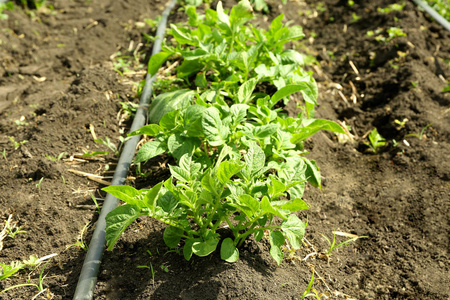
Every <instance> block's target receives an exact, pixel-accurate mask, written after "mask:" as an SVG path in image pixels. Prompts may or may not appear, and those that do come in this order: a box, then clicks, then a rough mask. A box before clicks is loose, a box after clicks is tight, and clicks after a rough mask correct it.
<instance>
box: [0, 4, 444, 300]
mask: <svg viewBox="0 0 450 300" xmlns="http://www.w3.org/2000/svg"><path fill="white" fill-rule="evenodd" d="M225 2H226V3H225V5H224V6H225V7H230V6H231V5H232V4H233V3H234V2H232V1H225ZM52 4H53V6H54V9H53V10H52V9H49V8H47V9H42V8H41V9H40V11H37V12H36V11H30V12H31V13H28V14H26V13H25V12H24V11H23V10H21V9H18V8H16V10H14V11H12V12H7V14H8V15H9V19H8V20H7V21H0V22H1V24H2V28H3V29H2V31H1V32H0V40H1V44H0V57H1V58H0V59H1V61H0V62H1V64H0V76H1V77H0V114H1V118H0V124H1V127H0V133H1V135H0V151H2V150H3V149H5V152H4V156H3V157H0V161H1V164H0V168H1V169H0V170H1V172H0V174H1V175H0V186H1V189H2V194H1V196H0V207H1V208H0V218H1V220H6V219H7V218H8V216H9V215H10V214H12V215H13V217H12V220H13V222H15V221H16V222H18V223H17V225H18V226H20V228H21V230H24V231H26V232H25V233H20V234H17V235H16V237H15V238H14V239H12V238H9V237H7V238H5V239H4V241H3V249H2V250H1V251H0V262H1V263H9V262H11V261H23V260H25V259H28V258H29V256H30V255H34V254H35V255H37V256H38V257H43V256H45V255H49V254H52V253H57V254H58V255H57V256H55V257H54V258H52V259H51V260H50V263H49V264H48V265H47V266H46V268H45V274H47V277H46V278H45V280H44V288H47V290H46V292H45V293H44V294H42V295H41V296H42V297H41V298H47V297H50V298H51V297H53V299H70V298H71V297H72V296H73V294H74V291H75V288H76V284H77V280H78V276H79V273H80V270H81V265H82V263H83V260H84V257H85V251H83V250H82V249H79V248H77V247H70V248H68V249H67V246H69V245H73V244H75V243H76V242H77V237H78V235H79V234H80V232H81V230H82V229H83V227H84V226H85V225H86V224H88V223H89V224H91V225H90V227H89V228H88V229H87V233H86V235H85V236H84V239H85V240H87V241H88V240H89V238H90V235H91V234H92V230H93V227H94V226H93V225H94V224H95V221H96V219H97V217H98V214H97V208H96V206H95V204H94V202H93V201H92V198H91V194H93V195H95V196H96V197H97V198H103V197H104V193H103V192H100V189H101V188H102V187H103V186H104V185H102V184H99V183H98V182H97V181H93V180H91V179H88V178H86V177H83V176H80V175H79V173H78V174H75V173H73V171H69V170H76V171H79V172H85V173H89V174H94V175H97V176H105V177H106V178H101V179H102V180H105V181H108V180H110V179H109V178H108V176H112V175H111V173H110V172H109V171H110V170H113V169H114V163H116V162H117V157H116V156H115V155H114V154H113V153H112V152H113V151H112V150H111V149H110V148H108V147H107V146H105V145H103V144H100V143H95V142H94V137H93V132H95V134H96V136H97V138H98V139H103V140H105V141H106V137H109V138H110V139H111V141H112V143H114V144H115V145H118V144H119V139H118V138H119V136H123V134H122V132H127V128H128V127H127V126H129V121H130V119H126V115H125V112H126V110H124V109H123V107H122V105H121V104H120V102H125V103H127V102H134V103H137V99H136V98H135V92H134V90H133V84H132V82H133V81H139V80H141V79H142V78H143V74H140V73H136V72H135V71H136V70H139V67H138V66H137V64H138V63H137V62H135V61H134V59H131V60H127V61H131V63H130V65H128V66H127V68H128V73H127V74H124V76H121V75H119V74H118V72H115V71H114V70H113V69H114V68H116V69H119V70H120V71H121V72H122V73H123V71H124V65H123V64H122V65H120V64H119V63H120V61H119V60H118V59H117V57H119V56H121V55H126V56H131V57H133V54H134V53H138V52H139V50H140V51H142V50H145V49H147V50H148V48H149V47H150V45H148V44H147V43H146V41H145V40H144V39H143V38H142V35H141V34H142V33H143V32H145V33H147V34H150V35H152V34H154V27H151V26H150V25H148V24H146V23H145V22H144V19H145V18H155V17H156V16H157V15H158V14H160V13H161V11H162V9H163V8H164V4H165V3H164V2H163V1H156V0H155V1H135V3H133V5H131V4H129V3H128V2H126V1H112V2H109V1H95V2H93V3H89V2H85V3H81V2H80V3H78V2H76V3H72V2H70V3H66V2H56V3H53V2H52ZM269 4H270V9H271V10H270V12H269V14H266V15H258V17H257V22H258V23H260V24H261V26H265V25H264V24H268V22H270V21H271V20H272V19H273V18H274V17H276V16H277V15H279V14H280V13H285V15H286V19H287V20H292V21H294V23H295V24H298V25H301V26H303V28H304V31H305V33H306V39H305V40H304V41H303V42H302V43H300V44H294V46H295V47H297V49H301V50H300V51H303V52H305V53H308V54H310V55H313V56H315V57H316V59H317V63H316V64H315V66H314V67H310V68H311V70H312V71H313V72H314V76H315V78H316V80H317V82H318V84H319V107H318V109H317V116H318V117H321V118H326V119H330V120H335V121H340V122H344V121H345V124H347V125H349V126H350V127H351V131H350V133H351V134H352V135H353V141H352V140H349V139H348V138H346V140H347V141H346V142H345V143H343V141H342V139H341V141H339V140H338V138H337V137H336V136H335V135H334V134H331V133H325V132H324V133H319V134H317V135H316V136H314V137H313V138H312V139H310V140H309V141H308V142H307V143H306V147H307V149H308V150H309V151H310V154H308V155H307V157H308V158H310V159H315V160H317V163H318V165H319V167H320V168H321V173H322V176H323V188H322V189H321V190H319V189H315V188H312V187H309V188H307V191H306V193H305V196H304V199H305V201H307V202H308V203H309V204H310V206H311V208H310V209H309V210H307V211H305V212H303V213H302V218H303V219H306V216H308V227H307V229H306V235H305V237H306V240H307V242H306V241H305V245H304V247H303V248H302V249H301V250H299V251H297V252H296V253H295V255H294V256H293V257H291V259H289V260H285V261H284V262H283V264H282V265H281V266H279V267H277V266H276V264H275V262H274V261H273V259H272V258H271V257H270V255H269V243H268V242H265V243H264V242H262V243H256V242H255V241H254V240H252V239H250V240H248V241H247V242H246V243H245V245H244V247H243V251H241V258H240V260H239V261H237V262H236V263H233V264H230V263H227V262H224V261H222V260H221V259H220V255H219V253H215V254H213V255H211V256H208V257H204V258H200V257H193V258H192V259H191V261H189V262H188V261H185V260H184V258H183V257H182V256H180V255H178V254H177V253H175V252H168V250H169V249H168V248H167V247H166V246H165V244H164V242H163V229H164V227H165V225H164V224H162V223H159V222H157V221H153V220H152V219H150V218H140V219H138V221H137V222H135V223H133V224H132V225H131V226H130V228H128V229H127V231H126V234H124V235H123V237H122V238H121V239H120V240H119V241H118V244H117V245H116V247H115V248H114V250H113V251H112V252H106V253H105V255H104V258H103V262H102V266H101V270H100V273H99V278H98V284H97V288H96V291H95V296H94V298H95V299H148V298H150V297H151V298H152V299H199V298H203V299H247V298H254V299H269V298H276V299H300V298H301V295H302V294H303V292H304V291H305V290H306V288H307V286H308V283H309V281H310V279H311V276H312V272H313V269H314V270H315V272H316V273H315V274H316V275H315V280H314V288H315V289H316V290H317V291H318V292H321V293H330V294H331V298H341V299H345V297H347V298H354V299H419V298H420V299H446V298H448V297H449V294H450V289H449V287H448V281H449V279H450V278H449V264H448V244H449V237H448V231H449V223H448V200H449V198H450V192H449V190H450V184H449V178H450V175H449V170H450V165H449V162H448V160H449V159H448V158H449V154H450V147H449V142H448V141H449V138H450V134H449V133H450V122H449V120H450V110H449V107H450V95H449V94H448V93H447V94H444V93H441V91H442V89H443V88H444V87H445V86H446V83H445V82H444V81H443V79H446V78H447V76H450V66H449V62H450V33H449V32H446V31H444V30H443V29H442V28H440V27H439V26H438V25H436V24H435V23H433V22H432V21H431V20H429V19H427V17H426V16H424V15H423V13H422V12H420V11H419V10H418V9H417V8H416V7H415V6H414V5H413V4H412V3H410V2H406V5H405V6H404V7H403V8H402V9H401V10H399V11H391V12H384V11H381V10H379V9H378V8H386V7H388V5H389V4H391V1H381V0H380V1H370V2H368V3H361V4H358V3H356V4H354V5H352V6H349V5H348V2H347V1H323V2H320V3H317V2H315V1H309V3H304V2H301V1H295V2H294V1H289V2H288V3H287V4H286V5H281V4H280V5H279V4H275V2H274V1H272V2H269ZM215 5H216V3H213V4H212V7H215ZM183 19H184V17H183V13H182V12H180V11H177V12H175V14H174V15H172V16H171V17H170V19H169V22H179V21H180V20H183ZM136 22H137V23H136ZM392 27H395V28H401V29H402V32H404V33H405V34H406V36H400V34H399V36H394V37H393V38H392V39H391V40H389V34H388V32H387V30H388V29H390V28H392ZM377 30H378V31H377ZM370 31H372V32H373V34H370V33H369V34H367V33H368V32H370ZM379 36H380V37H379ZM378 37H379V38H378ZM381 37H384V40H383V39H382V38H381ZM139 43H142V46H139V47H140V49H138V50H137V51H136V52H135V50H136V47H137V45H139ZM118 51H120V52H121V53H120V54H118ZM137 56H138V57H137V58H140V57H139V55H137ZM133 64H136V65H133ZM140 70H145V67H141V68H140ZM133 72H135V73H133ZM288 110H289V108H288ZM406 119H407V120H406ZM429 124H432V125H430V126H428V125H429ZM427 126H428V127H427ZM92 128H94V130H92ZM373 128H377V129H378V132H379V133H380V134H381V135H382V136H383V137H384V138H386V140H387V145H386V146H385V147H383V148H381V149H379V150H378V152H377V153H376V154H374V153H372V152H371V151H369V147H367V146H366V145H365V144H364V142H368V139H367V135H368V133H369V132H370V131H371V130H372V129H373ZM9 137H12V138H13V139H14V141H15V142H16V143H18V144H15V143H14V142H13V141H12V140H11V139H10V138H9ZM25 141H26V142H25ZM21 142H22V144H21V145H20V143H21ZM15 148H17V149H15ZM94 151H108V152H111V153H110V154H109V155H106V156H99V155H96V156H92V157H87V158H86V157H85V158H83V159H80V158H79V157H77V156H76V155H75V154H76V153H81V154H82V153H86V152H91V153H92V152H94ZM61 153H66V154H62V155H61V156H60V154H61ZM74 155H75V156H74ZM59 156H60V157H59ZM167 163H168V160H167V158H166V157H165V156H162V157H159V158H155V159H153V160H152V161H150V162H149V163H147V164H146V170H152V173H151V175H150V176H149V177H148V178H147V179H146V180H145V181H144V180H142V179H139V180H137V182H136V181H135V180H133V178H130V179H129V183H130V184H131V185H134V184H137V185H138V186H139V187H145V188H148V187H150V186H153V185H154V184H156V183H158V182H160V181H161V180H164V179H166V178H168V176H169V170H168V168H167ZM106 165H108V167H105V166H106ZM129 176H130V177H136V172H135V170H133V172H130V174H129ZM42 178H43V179H42ZM94 178H97V179H99V178H98V177H94ZM41 179H42V180H41ZM99 203H100V204H101V201H99ZM333 230H336V231H341V232H346V233H353V234H357V235H359V236H367V237H368V238H365V239H360V240H358V241H357V242H355V243H351V244H349V245H348V246H346V247H344V248H342V249H336V250H334V251H333V252H332V255H331V256H329V259H328V260H327V259H325V258H326V256H324V255H310V254H312V253H314V252H318V253H320V252H326V251H327V250H328V248H329V246H328V244H327V242H326V241H325V240H324V239H323V238H322V236H321V234H324V235H326V236H328V237H332V235H333V234H332V231H333ZM337 239H338V241H343V240H344V238H343V237H340V236H338V237H337ZM217 252H218V251H217ZM308 255H310V256H308ZM305 259H306V260H305ZM42 266H43V265H41V266H40V267H39V268H38V269H37V270H36V271H35V272H33V273H32V274H31V276H30V278H31V282H33V283H37V277H38V275H39V271H40V270H41V269H42ZM138 266H147V267H148V268H146V267H141V268H138ZM150 266H152V268H153V272H154V275H153V276H152V270H151V269H150ZM16 274H17V276H14V277H10V278H9V279H7V280H2V281H0V290H3V289H5V288H7V287H10V286H13V285H15V284H21V283H26V281H27V279H28V274H29V272H26V271H25V270H23V271H20V272H19V273H16ZM37 293H38V291H37V289H36V288H35V287H21V288H16V289H13V290H9V291H7V292H5V293H3V294H0V299H30V298H32V297H33V296H34V295H35V294H37Z"/></svg>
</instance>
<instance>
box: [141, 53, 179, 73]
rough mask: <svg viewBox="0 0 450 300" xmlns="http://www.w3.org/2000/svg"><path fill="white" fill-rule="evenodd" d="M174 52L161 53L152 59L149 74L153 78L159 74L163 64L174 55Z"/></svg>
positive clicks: (149, 63)
mask: <svg viewBox="0 0 450 300" xmlns="http://www.w3.org/2000/svg"><path fill="white" fill-rule="evenodd" d="M172 54H173V53H172V52H159V53H156V54H154V55H152V56H151V57H150V60H149V62H148V69H147V72H148V73H149V74H150V75H151V76H153V75H155V74H156V73H158V70H159V68H161V66H162V64H163V63H164V62H165V61H166V60H167V59H168V58H169V57H170V56H171V55H172Z"/></svg>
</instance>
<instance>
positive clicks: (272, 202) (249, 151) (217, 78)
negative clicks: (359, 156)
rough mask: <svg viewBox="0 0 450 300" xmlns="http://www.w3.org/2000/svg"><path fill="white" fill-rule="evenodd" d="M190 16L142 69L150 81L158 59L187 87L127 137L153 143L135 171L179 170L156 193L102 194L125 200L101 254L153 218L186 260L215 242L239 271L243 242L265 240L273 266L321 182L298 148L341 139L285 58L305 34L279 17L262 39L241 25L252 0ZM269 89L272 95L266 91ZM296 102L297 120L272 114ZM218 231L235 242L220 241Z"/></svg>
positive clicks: (298, 235) (293, 240) (306, 80)
mask: <svg viewBox="0 0 450 300" xmlns="http://www.w3.org/2000/svg"><path fill="white" fill-rule="evenodd" d="M186 12H187V14H188V16H189V20H188V24H189V26H185V27H180V26H175V25H172V26H171V31H170V33H171V34H172V36H173V37H174V40H175V41H174V42H173V43H172V44H171V45H168V44H166V45H165V47H164V48H163V49H164V51H163V52H161V53H159V54H157V55H155V56H153V57H152V58H151V59H150V62H149V67H148V72H149V73H150V74H156V73H157V71H158V69H159V68H160V67H161V66H162V65H163V64H164V62H165V61H167V60H178V61H179V63H180V64H179V67H178V68H177V69H176V76H177V78H178V79H181V80H182V81H183V82H184V86H183V87H181V88H180V89H178V90H175V91H169V92H163V93H161V94H159V95H158V96H156V97H155V99H154V100H153V103H152V105H151V107H150V110H149V120H150V122H151V123H152V124H149V125H147V126H144V127H142V128H140V129H139V130H137V131H135V132H132V133H130V135H138V134H145V135H148V136H151V137H153V140H152V141H150V142H147V143H146V144H144V145H143V146H142V147H141V148H140V149H139V151H138V153H137V155H136V160H135V162H136V163H140V162H146V161H148V160H149V159H151V158H152V157H155V156H157V155H160V154H162V153H168V154H169V155H171V156H173V157H174V158H175V160H176V161H177V165H173V166H170V173H171V177H170V178H169V179H167V180H165V181H164V182H161V183H159V184H157V185H155V186H154V187H152V188H151V189H141V190H136V189H134V188H133V187H129V186H110V187H106V188H104V189H103V190H104V191H106V192H108V193H110V194H112V195H114V196H116V197H117V198H119V199H121V200H123V201H124V202H126V204H125V205H122V206H120V207H118V208H116V209H114V210H113V211H112V212H110V213H109V214H108V216H107V218H106V222H107V228H106V239H107V242H108V249H109V250H111V249H112V248H113V247H114V244H115V243H116V241H117V240H118V238H119V237H120V235H121V234H122V233H123V231H124V230H125V229H126V228H127V226H129V225H130V224H131V223H132V222H133V221H134V220H136V219H137V218H138V217H140V216H150V217H153V218H155V219H157V220H160V221H162V222H164V223H166V224H167V225H168V226H167V227H166V229H165V231H164V241H165V243H166V245H167V246H168V247H170V248H177V247H181V248H182V251H183V254H184V257H185V258H186V259H187V260H189V259H190V258H191V257H192V255H193V254H195V255H197V256H206V255H209V254H210V253H212V252H213V251H215V250H216V249H217V247H218V246H219V244H220V253H221V257H222V259H224V260H226V261H228V262H234V261H236V260H237V259H238V258H239V250H238V248H239V247H240V246H241V245H242V244H243V242H244V240H245V239H246V238H247V237H248V236H250V235H254V238H255V240H257V241H260V240H261V239H262V238H263V236H264V233H265V232H266V231H267V232H268V236H269V242H270V245H271V249H270V254H271V255H272V257H273V258H274V259H275V261H276V262H277V263H278V264H280V263H281V262H282V259H283V252H282V250H281V246H282V245H284V244H285V243H286V242H289V243H290V244H291V246H292V248H293V249H299V248H300V246H301V240H302V238H303V235H304V232H305V227H306V225H305V223H303V222H302V221H301V220H300V219H299V218H298V217H297V215H296V214H295V213H296V212H298V211H301V210H304V209H307V208H308V205H307V204H306V203H305V202H304V201H303V200H302V197H303V191H304V188H305V183H306V182H309V183H311V184H312V185H313V186H316V187H320V184H321V177H320V172H319V169H318V167H317V166H316V163H315V162H314V161H310V160H309V159H307V158H305V157H303V156H302V155H303V154H305V153H306V152H305V151H304V150H303V141H304V140H305V139H307V138H308V137H310V136H311V135H313V134H314V133H316V132H317V131H319V130H330V131H334V132H338V133H344V131H343V130H342V128H341V127H340V126H339V125H337V124H336V123H334V122H331V121H328V120H323V119H314V118H313V116H314V107H315V105H316V104H317V96H318V95H317V86H316V83H315V81H314V80H313V78H312V76H311V74H309V73H307V72H305V71H304V70H303V69H302V64H303V61H302V55H301V54H300V53H298V52H295V51H293V50H284V47H285V44H286V43H288V42H290V41H294V40H297V39H300V38H302V37H303V33H302V30H301V27H299V26H293V27H286V26H284V25H283V23H282V19H283V16H279V17H277V18H275V19H274V21H272V23H271V26H270V28H269V30H267V31H265V30H263V29H258V28H256V27H254V26H252V25H247V22H248V21H249V20H251V19H252V18H253V14H252V9H251V6H250V3H249V1H248V0H243V1H241V2H240V3H239V4H237V5H236V6H234V7H233V8H232V9H231V11H230V12H229V14H228V13H226V12H225V11H224V10H223V8H222V4H221V3H220V2H219V4H218V5H217V9H216V11H214V10H211V9H207V10H206V11H205V15H199V14H197V12H196V10H195V8H194V7H193V6H188V7H186ZM192 82H193V83H194V84H195V86H194V87H193V88H191V86H192ZM264 85H265V86H269V87H271V88H269V90H273V92H264V91H263V90H262V88H261V87H262V86H264ZM295 93H300V94H301V95H302V97H303V102H302V105H299V106H300V107H301V108H302V112H301V113H300V114H299V115H298V117H297V118H292V117H288V116H287V115H285V114H284V113H283V112H282V110H281V108H279V107H280V105H283V103H286V100H287V99H288V98H289V97H290V96H292V95H294V94H295ZM223 228H229V230H230V231H231V233H232V237H227V238H225V239H224V240H222V241H221V236H220V232H223V231H221V230H222V229H223Z"/></svg>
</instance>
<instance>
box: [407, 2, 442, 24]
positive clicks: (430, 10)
mask: <svg viewBox="0 0 450 300" xmlns="http://www.w3.org/2000/svg"><path fill="white" fill-rule="evenodd" d="M412 1H413V2H414V3H415V4H416V5H417V6H420V7H421V8H423V10H424V11H425V12H427V13H428V14H429V15H430V16H431V17H433V19H435V20H436V22H438V23H439V24H441V25H442V27H444V28H445V29H447V30H448V31H450V23H449V22H448V21H447V20H446V19H445V18H444V17H443V16H441V15H440V14H439V13H438V12H437V11H435V10H434V9H433V8H431V7H430V6H429V5H428V4H426V3H425V2H424V1H422V0H412Z"/></svg>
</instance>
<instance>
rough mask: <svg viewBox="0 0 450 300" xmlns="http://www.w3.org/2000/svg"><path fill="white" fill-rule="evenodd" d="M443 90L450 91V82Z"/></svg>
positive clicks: (444, 91)
mask: <svg viewBox="0 0 450 300" xmlns="http://www.w3.org/2000/svg"><path fill="white" fill-rule="evenodd" d="M442 92H443V93H449V92H450V84H449V85H447V86H446V87H445V88H444V89H443V90H442Z"/></svg>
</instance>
